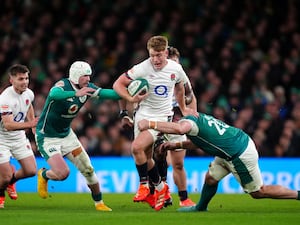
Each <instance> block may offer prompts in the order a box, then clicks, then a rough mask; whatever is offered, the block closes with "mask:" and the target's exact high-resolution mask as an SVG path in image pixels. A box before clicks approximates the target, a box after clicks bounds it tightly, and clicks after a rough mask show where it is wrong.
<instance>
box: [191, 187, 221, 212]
mask: <svg viewBox="0 0 300 225" xmlns="http://www.w3.org/2000/svg"><path fill="white" fill-rule="evenodd" d="M217 189H218V185H213V186H212V185H208V184H206V183H205V184H204V185H203V188H202V192H201V198H200V200H199V202H198V203H197V205H196V209H198V210H199V211H206V210H207V206H208V203H209V202H210V200H211V199H212V197H213V196H214V195H215V194H216V192H217Z"/></svg>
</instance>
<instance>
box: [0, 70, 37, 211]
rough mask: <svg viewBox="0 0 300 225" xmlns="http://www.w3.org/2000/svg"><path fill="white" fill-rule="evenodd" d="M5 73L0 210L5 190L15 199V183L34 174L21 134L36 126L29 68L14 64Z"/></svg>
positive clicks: (0, 129) (0, 108)
mask: <svg viewBox="0 0 300 225" xmlns="http://www.w3.org/2000/svg"><path fill="white" fill-rule="evenodd" d="M8 74H9V79H10V83H11V86H9V87H7V88H6V89H5V90H4V91H3V92H2V93H1V95H0V120H1V123H0V208H4V204H5V190H6V191H7V193H8V195H9V197H10V198H11V199H14V200H16V199H17V198H18V195H17V192H16V189H15V183H16V181H17V180H20V179H24V178H27V177H32V176H34V175H35V174H36V161H35V157H34V154H33V151H32V149H31V145H30V142H29V140H28V139H27V137H26V133H25V129H29V128H34V127H35V126H36V124H37V118H35V115H34V109H33V106H32V102H33V100H34V93H33V92H32V90H30V89H29V88H28V84H29V69H28V68H27V67H26V66H24V65H20V64H15V65H13V66H11V67H10V68H9V69H8ZM33 132H34V129H33ZM11 157H14V158H15V159H16V160H17V161H18V162H19V164H20V169H18V170H17V171H15V170H14V167H12V165H11V164H10V159H11Z"/></svg>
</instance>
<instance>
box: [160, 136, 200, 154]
mask: <svg viewBox="0 0 300 225" xmlns="http://www.w3.org/2000/svg"><path fill="white" fill-rule="evenodd" d="M176 149H189V150H196V149H199V147H198V146H196V145H195V144H194V143H193V142H192V141H191V140H190V139H187V140H186V141H181V142H165V143H163V144H161V146H159V149H158V151H159V152H166V151H168V150H171V151H172V150H176Z"/></svg>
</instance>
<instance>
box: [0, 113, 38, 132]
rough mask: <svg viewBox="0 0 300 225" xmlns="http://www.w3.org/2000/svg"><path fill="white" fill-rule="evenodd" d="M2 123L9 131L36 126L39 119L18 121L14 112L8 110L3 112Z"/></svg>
mask: <svg viewBox="0 0 300 225" xmlns="http://www.w3.org/2000/svg"><path fill="white" fill-rule="evenodd" d="M1 123H2V125H3V127H4V128H5V129H6V130H7V131H14V130H24V129H28V128H33V127H35V126H36V123H37V120H35V119H34V120H30V121H25V122H16V121H14V117H13V114H12V112H11V111H9V110H7V111H2V112H1Z"/></svg>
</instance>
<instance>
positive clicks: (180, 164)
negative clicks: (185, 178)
mask: <svg viewBox="0 0 300 225" xmlns="http://www.w3.org/2000/svg"><path fill="white" fill-rule="evenodd" d="M172 166H173V169H174V170H178V171H182V170H183V162H175V163H173V165H172Z"/></svg>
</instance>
